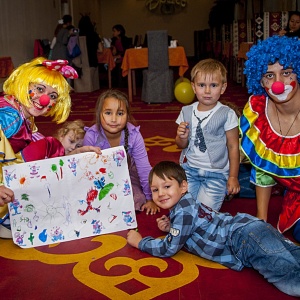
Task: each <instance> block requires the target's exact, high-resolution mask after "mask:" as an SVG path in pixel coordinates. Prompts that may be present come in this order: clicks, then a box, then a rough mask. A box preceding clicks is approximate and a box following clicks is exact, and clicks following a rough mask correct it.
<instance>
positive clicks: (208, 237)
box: [127, 161, 300, 297]
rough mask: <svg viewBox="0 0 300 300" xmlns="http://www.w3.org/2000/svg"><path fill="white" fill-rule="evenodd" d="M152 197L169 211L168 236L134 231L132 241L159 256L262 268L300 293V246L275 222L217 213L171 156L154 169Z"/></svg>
mask: <svg viewBox="0 0 300 300" xmlns="http://www.w3.org/2000/svg"><path fill="white" fill-rule="evenodd" d="M149 184H150V187H151V191H152V198H153V201H154V202H155V203H156V205H157V206H159V207H160V208H162V209H167V210H169V211H170V214H169V216H168V217H167V216H166V215H163V216H162V217H160V218H157V219H156V222H157V225H158V228H159V229H160V230H161V231H163V232H167V235H166V237H164V238H156V239H155V238H153V237H151V236H148V237H144V238H142V235H141V234H140V233H139V232H137V231H135V230H129V231H128V233H127V242H128V244H129V245H131V246H133V247H135V248H138V249H140V250H141V251H143V252H147V253H149V254H150V255H153V256H157V257H171V256H173V255H175V254H176V253H177V252H179V251H180V250H181V249H182V248H185V249H186V250H187V251H188V252H191V253H192V254H195V255H197V256H200V257H203V258H205V259H208V260H212V261H214V262H217V263H220V264H222V265H224V266H226V267H227V268H230V269H233V270H236V271H241V270H242V269H243V268H244V267H249V268H251V267H252V268H253V269H255V270H257V271H258V272H259V273H260V274H261V275H263V276H264V278H266V279H267V280H268V282H270V283H272V284H274V285H275V286H276V287H277V288H278V289H279V290H280V291H282V292H283V293H286V294H288V295H291V296H298V297H299V296H300V284H299V282H300V247H298V246H296V245H295V244H293V243H292V242H291V241H289V240H287V239H285V238H284V236H283V235H282V234H280V233H279V232H278V231H277V230H276V229H274V228H273V227H272V226H271V225H270V224H268V223H266V222H264V221H262V220H260V219H257V218H255V217H253V216H251V215H248V214H244V213H238V214H236V216H234V217H233V216H231V215H230V214H228V213H220V212H217V211H215V210H213V209H211V208H210V207H208V206H206V205H204V204H202V203H201V199H198V201H197V200H195V199H194V198H193V197H192V195H191V194H190V193H188V192H187V191H188V183H187V178H186V174H185V171H184V169H183V168H182V167H181V166H180V165H178V164H176V163H175V162H171V161H162V162H160V163H158V164H157V165H156V166H155V167H154V168H153V169H152V170H151V172H150V174H149Z"/></svg>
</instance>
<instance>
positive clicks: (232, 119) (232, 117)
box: [224, 109, 239, 131]
mask: <svg viewBox="0 0 300 300" xmlns="http://www.w3.org/2000/svg"><path fill="white" fill-rule="evenodd" d="M238 125H239V124H238V117H237V115H236V113H235V111H234V110H233V109H230V110H229V112H228V116H227V121H226V123H225V125H224V129H225V131H228V130H231V129H233V128H235V127H237V126H238Z"/></svg>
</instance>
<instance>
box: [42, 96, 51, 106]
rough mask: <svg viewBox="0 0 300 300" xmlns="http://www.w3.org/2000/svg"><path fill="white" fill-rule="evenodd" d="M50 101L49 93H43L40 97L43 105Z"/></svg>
mask: <svg viewBox="0 0 300 300" xmlns="http://www.w3.org/2000/svg"><path fill="white" fill-rule="evenodd" d="M49 103H50V97H49V96H48V95H42V96H41V97H40V104H41V105H43V106H47V105H48V104H49Z"/></svg>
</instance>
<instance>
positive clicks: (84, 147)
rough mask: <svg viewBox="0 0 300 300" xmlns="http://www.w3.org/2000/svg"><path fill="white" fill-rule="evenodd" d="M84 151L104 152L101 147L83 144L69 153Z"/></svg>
mask: <svg viewBox="0 0 300 300" xmlns="http://www.w3.org/2000/svg"><path fill="white" fill-rule="evenodd" d="M84 152H95V153H97V154H99V155H100V154H101V153H102V152H101V149H100V148H99V147H95V146H82V147H79V148H76V149H75V150H73V151H71V152H69V153H68V154H67V155H73V154H79V153H84Z"/></svg>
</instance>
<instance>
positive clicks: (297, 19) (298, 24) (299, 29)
mask: <svg viewBox="0 0 300 300" xmlns="http://www.w3.org/2000/svg"><path fill="white" fill-rule="evenodd" d="M279 35H280V36H283V35H285V36H288V37H294V36H296V37H298V38H300V12H299V11H293V12H291V13H290V16H289V20H288V26H287V27H286V28H285V29H282V30H280V31H279Z"/></svg>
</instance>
